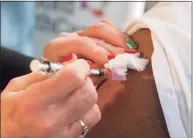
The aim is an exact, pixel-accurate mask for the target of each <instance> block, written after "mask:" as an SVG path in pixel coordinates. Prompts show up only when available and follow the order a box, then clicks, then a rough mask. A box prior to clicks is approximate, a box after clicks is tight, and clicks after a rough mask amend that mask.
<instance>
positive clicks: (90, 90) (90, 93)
mask: <svg viewBox="0 0 193 138" xmlns="http://www.w3.org/2000/svg"><path fill="white" fill-rule="evenodd" d="M85 87H86V88H85V89H86V92H87V96H86V99H87V101H88V103H90V104H95V103H96V102H97V100H98V94H97V92H96V89H95V87H94V85H93V83H92V80H91V79H90V78H88V79H87V80H86V85H85Z"/></svg>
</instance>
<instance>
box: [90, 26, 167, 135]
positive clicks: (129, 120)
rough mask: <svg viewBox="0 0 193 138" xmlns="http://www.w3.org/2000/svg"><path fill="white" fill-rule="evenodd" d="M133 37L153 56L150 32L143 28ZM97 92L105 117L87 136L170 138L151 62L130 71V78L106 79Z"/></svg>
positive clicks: (143, 49) (147, 55)
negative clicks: (144, 67) (142, 68)
mask: <svg viewBox="0 0 193 138" xmlns="http://www.w3.org/2000/svg"><path fill="white" fill-rule="evenodd" d="M131 38H132V39H133V40H135V42H137V43H138V44H139V46H140V47H139V51H140V52H143V53H144V55H145V56H146V57H147V58H148V59H151V55H152V53H153V45H152V41H151V32H150V31H149V30H148V29H142V30H140V31H138V32H136V33H135V34H133V35H132V36H131ZM139 86H140V87H139ZM97 91H98V95H99V100H98V103H97V104H98V105H99V108H100V110H101V112H102V119H101V121H100V122H99V123H98V124H97V125H96V126H95V127H94V128H93V129H92V130H91V131H90V133H89V134H88V135H87V136H86V138H101V137H105V138H118V137H119V138H126V137H130V138H141V137H143V138H169V133H168V130H167V126H166V122H165V119H164V115H163V111H162V108H161V105H160V101H159V97H158V94H157V89H156V85H155V80H154V76H153V72H152V67H151V62H150V64H149V65H148V66H147V68H146V70H145V71H143V72H136V71H132V70H129V71H128V75H127V81H113V80H111V79H110V78H109V79H107V80H106V81H105V82H104V83H103V84H102V85H101V86H100V87H99V88H98V89H97ZM107 130H108V131H107Z"/></svg>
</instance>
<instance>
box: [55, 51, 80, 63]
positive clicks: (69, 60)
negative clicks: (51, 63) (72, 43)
mask: <svg viewBox="0 0 193 138" xmlns="http://www.w3.org/2000/svg"><path fill="white" fill-rule="evenodd" d="M75 60H77V56H76V55H75V54H73V53H71V54H68V55H67V56H64V57H62V58H61V60H60V61H59V62H60V63H63V64H68V63H72V62H73V61H75Z"/></svg>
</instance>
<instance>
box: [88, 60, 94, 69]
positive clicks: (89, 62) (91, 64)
mask: <svg viewBox="0 0 193 138" xmlns="http://www.w3.org/2000/svg"><path fill="white" fill-rule="evenodd" d="M87 63H88V64H89V66H90V68H91V67H92V66H93V63H92V61H90V60H87Z"/></svg>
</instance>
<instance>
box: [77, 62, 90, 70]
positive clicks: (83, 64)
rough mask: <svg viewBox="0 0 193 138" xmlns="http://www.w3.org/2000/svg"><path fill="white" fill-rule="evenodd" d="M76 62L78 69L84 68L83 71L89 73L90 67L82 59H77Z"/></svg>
mask: <svg viewBox="0 0 193 138" xmlns="http://www.w3.org/2000/svg"><path fill="white" fill-rule="evenodd" d="M78 62H79V63H80V67H84V69H85V70H86V71H87V72H89V70H90V67H89V64H88V63H87V62H86V60H84V59H79V60H78Z"/></svg>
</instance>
